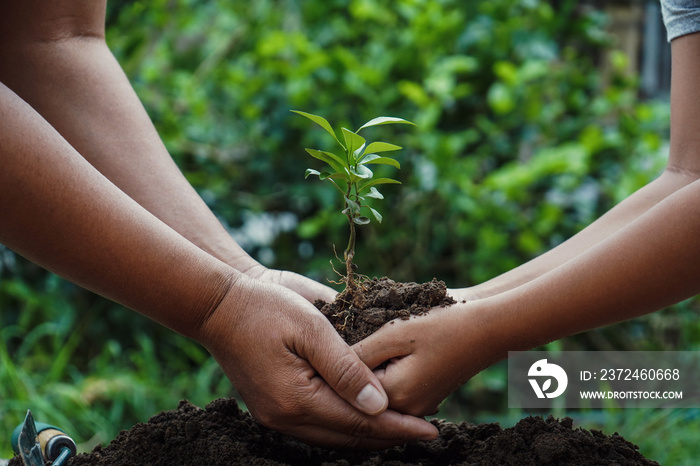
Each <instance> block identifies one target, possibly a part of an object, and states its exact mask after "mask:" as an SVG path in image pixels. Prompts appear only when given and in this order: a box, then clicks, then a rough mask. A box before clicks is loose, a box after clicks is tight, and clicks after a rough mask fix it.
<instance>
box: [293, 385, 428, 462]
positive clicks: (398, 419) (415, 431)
mask: <svg viewBox="0 0 700 466" xmlns="http://www.w3.org/2000/svg"><path fill="white" fill-rule="evenodd" d="M310 385H311V386H313V387H314V392H313V394H312V395H311V396H309V398H308V410H307V411H306V412H305V416H304V417H303V419H299V418H297V419H296V425H293V426H291V430H290V431H289V433H290V435H292V436H295V437H297V438H300V439H302V440H304V441H306V442H307V443H311V444H314V445H319V446H332V447H334V448H367V449H383V448H389V447H391V446H394V445H400V444H404V443H407V442H409V441H413V440H432V439H434V438H436V437H437V435H438V430H437V428H436V427H435V426H434V425H432V424H430V423H429V422H427V421H425V420H423V419H421V418H417V417H413V416H407V415H404V414H400V413H398V412H395V411H384V412H383V413H382V414H380V415H377V416H368V415H366V414H363V413H361V412H359V411H357V410H356V409H354V408H353V406H351V405H350V404H348V403H347V402H345V401H344V400H342V399H340V398H338V396H337V394H336V393H335V392H334V391H333V390H332V389H331V388H330V386H329V385H328V384H326V383H325V382H324V381H323V380H321V379H320V377H318V376H317V377H315V378H313V379H312V380H311V381H310Z"/></svg>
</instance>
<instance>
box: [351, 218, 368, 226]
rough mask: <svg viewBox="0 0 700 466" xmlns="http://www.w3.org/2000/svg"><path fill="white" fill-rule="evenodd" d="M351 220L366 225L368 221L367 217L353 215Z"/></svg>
mask: <svg viewBox="0 0 700 466" xmlns="http://www.w3.org/2000/svg"><path fill="white" fill-rule="evenodd" d="M352 221H353V222H355V223H357V224H358V225H367V224H368V223H369V222H370V220H369V218H368V217H355V218H353V219H352Z"/></svg>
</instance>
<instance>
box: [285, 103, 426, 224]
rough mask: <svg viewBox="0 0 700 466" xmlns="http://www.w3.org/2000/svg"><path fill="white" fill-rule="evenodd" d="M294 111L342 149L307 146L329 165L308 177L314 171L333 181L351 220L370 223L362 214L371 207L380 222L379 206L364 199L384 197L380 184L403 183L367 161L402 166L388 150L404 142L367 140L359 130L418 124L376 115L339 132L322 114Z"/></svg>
mask: <svg viewBox="0 0 700 466" xmlns="http://www.w3.org/2000/svg"><path fill="white" fill-rule="evenodd" d="M292 112H294V113H296V114H298V115H301V116H303V117H306V118H308V119H309V120H311V121H313V122H314V123H316V124H317V125H318V126H320V127H321V128H323V129H324V130H325V131H326V132H328V133H329V134H330V135H331V136H333V139H334V140H335V142H336V143H337V144H338V146H340V149H342V151H341V152H339V153H337V154H336V153H333V152H327V151H323V150H319V149H306V152H308V153H309V154H310V155H311V156H312V157H313V158H315V159H318V160H320V161H322V162H324V163H326V165H327V168H326V170H324V171H318V170H315V169H313V168H309V169H307V170H306V177H307V178H308V177H309V176H311V175H315V176H318V177H319V178H320V179H321V180H328V181H330V182H331V183H333V184H334V185H335V187H336V188H337V189H338V191H340V193H341V194H342V195H343V198H344V200H345V204H344V208H343V211H342V212H343V214H345V215H347V216H348V218H349V220H350V221H351V222H354V223H356V224H358V225H365V224H367V223H370V219H369V217H366V216H363V215H362V209H363V208H367V209H369V211H370V212H371V213H372V215H373V216H374V218H375V219H376V220H377V221H378V222H381V221H382V216H381V214H380V213H379V212H378V211H377V210H375V209H373V208H371V207H369V206H367V205H364V204H363V201H365V200H366V198H373V199H383V198H384V196H383V195H382V194H381V193H380V192H379V191H378V190H377V186H380V185H383V184H401V183H400V182H399V181H397V180H395V179H392V178H374V172H373V171H372V170H371V169H370V168H369V167H368V165H388V166H392V167H395V168H399V169H400V168H401V164H400V163H399V162H398V161H397V160H396V159H394V158H392V157H390V156H387V155H385V154H386V153H387V152H393V151H397V150H399V149H401V146H397V145H395V144H391V143H388V142H381V141H377V142H371V143H369V144H368V143H367V140H366V139H365V138H364V137H362V136H360V134H359V133H360V131H362V130H363V129H365V128H370V127H373V126H380V125H391V124H409V125H414V126H415V124H414V123H412V122H410V121H408V120H404V119H402V118H396V117H377V118H374V119H372V120H370V121H368V122H367V123H365V124H364V125H362V126H360V128H359V129H358V130H357V131H351V130H349V129H347V128H341V131H340V133H337V132H336V131H335V130H334V129H333V127H332V126H331V124H330V123H328V121H327V120H326V119H325V118H323V117H321V116H318V115H314V114H311V113H306V112H302V111H298V110H292ZM339 136H340V137H339ZM379 154H384V155H379Z"/></svg>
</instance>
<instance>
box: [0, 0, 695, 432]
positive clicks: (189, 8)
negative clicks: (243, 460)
mask: <svg viewBox="0 0 700 466" xmlns="http://www.w3.org/2000/svg"><path fill="white" fill-rule="evenodd" d="M108 8H109V10H108V42H109V44H110V46H111V48H112V50H113V52H114V54H115V55H116V57H117V58H118V60H119V61H120V62H121V63H122V65H123V67H124V70H125V71H126V73H127V75H128V76H129V78H130V80H131V81H132V83H133V85H134V87H135V89H136V91H137V93H138V94H139V96H140V97H141V99H142V100H143V102H144V105H145V107H146V109H147V110H148V112H149V114H150V115H151V117H152V118H153V120H154V122H155V124H156V126H157V128H158V130H159V132H160V134H161V136H162V138H163V140H164V141H165V143H166V145H167V147H168V148H169V150H170V151H171V153H172V155H173V157H174V159H175V160H176V162H177V163H178V165H179V166H180V167H181V169H182V170H183V172H184V173H185V175H186V176H187V178H188V180H189V181H190V182H191V183H192V184H193V185H194V186H195V188H196V189H197V190H198V191H199V193H200V194H201V196H202V197H203V199H204V200H205V201H206V202H207V204H208V205H209V206H210V207H211V208H212V209H213V211H214V212H215V213H216V214H217V215H218V216H219V218H220V219H221V221H222V223H224V224H225V225H226V226H227V228H228V229H229V230H230V231H231V234H232V235H234V236H235V237H236V238H237V239H238V240H239V241H240V243H241V244H242V245H243V246H244V247H245V248H246V249H247V250H248V251H249V252H250V253H251V254H252V255H253V256H255V257H256V258H258V259H259V260H261V261H262V262H264V263H265V264H266V265H269V266H271V267H277V268H284V269H291V270H295V271H297V272H300V273H303V274H306V275H309V276H311V277H314V278H316V279H318V280H326V279H328V278H334V276H333V275H334V274H333V271H332V269H331V266H330V264H329V261H330V260H331V258H333V245H338V247H339V249H342V247H343V245H344V244H345V242H346V241H347V237H346V235H347V232H346V224H345V218H344V217H343V216H341V215H339V214H337V211H338V207H339V206H337V205H334V203H335V202H336V196H335V194H334V193H333V192H332V189H333V188H332V186H330V184H327V183H320V182H318V180H312V179H310V180H304V170H305V169H306V168H307V167H308V166H309V159H308V156H307V155H306V153H305V152H304V147H328V145H329V144H330V141H329V140H328V138H329V136H328V135H327V134H326V133H324V132H323V131H320V130H316V129H315V128H312V125H309V124H308V122H306V121H304V120H303V119H301V118H298V117H296V116H294V115H293V114H291V113H290V110H291V109H298V110H303V111H308V112H312V113H315V114H319V115H323V116H324V117H326V118H328V119H329V120H330V121H333V122H338V123H340V124H342V125H343V126H346V127H357V126H358V125H359V124H361V123H363V122H365V121H367V120H368V119H370V118H373V117H374V116H377V115H380V114H382V115H391V116H398V117H402V118H406V119H409V120H411V121H415V122H416V123H418V125H419V128H418V129H407V128H398V127H397V128H392V127H381V128H380V129H377V130H376V131H378V132H377V133H376V137H375V135H372V134H370V133H371V131H372V130H371V129H370V130H368V131H367V133H368V134H367V136H368V137H369V138H371V139H376V138H379V139H382V138H386V139H388V140H391V141H394V142H397V143H398V144H400V145H402V146H404V147H405V149H404V150H403V151H401V152H400V153H398V158H399V160H400V161H401V164H402V167H403V169H402V170H401V171H400V172H398V175H397V174H396V173H395V172H392V176H398V178H399V179H401V180H402V182H403V185H402V186H389V187H387V188H385V189H384V190H383V192H384V194H385V196H386V199H385V200H384V201H381V202H382V203H383V205H382V208H381V211H382V212H385V215H384V223H383V224H377V223H372V224H371V225H370V226H368V227H365V228H362V229H361V230H360V232H359V235H360V238H359V241H360V243H359V245H358V252H357V256H356V262H357V263H358V265H359V266H360V270H359V271H360V272H362V273H364V274H366V275H387V276H390V277H392V278H394V279H396V280H403V281H424V280H429V279H431V278H433V277H437V278H439V279H442V280H444V281H446V282H447V284H448V286H452V287H457V286H460V287H461V286H467V285H471V284H476V283H479V282H482V281H484V280H487V279H489V278H491V277H493V276H495V275H497V274H499V273H502V272H504V271H506V270H508V269H510V268H512V267H514V266H516V265H518V264H520V263H522V262H524V261H527V260H528V259H530V258H532V257H534V256H535V255H537V254H539V253H541V252H543V251H545V250H547V249H549V248H551V247H552V246H555V245H556V244H558V243H559V242H561V241H563V240H565V239H566V238H568V237H570V236H571V235H573V234H575V233H576V232H577V231H579V230H580V229H581V228H583V227H584V226H585V225H587V224H588V223H590V222H591V221H592V220H594V219H595V218H597V217H598V216H600V215H601V214H602V213H603V212H605V211H606V210H608V209H609V208H610V207H612V206H613V205H614V204H615V203H617V202H619V201H620V200H622V199H623V198H624V197H626V196H627V195H629V194H630V193H632V192H633V191H634V190H636V189H638V188H639V187H641V186H643V185H644V184H646V183H647V182H649V181H650V180H651V179H653V178H654V177H655V176H657V175H658V174H659V173H660V171H661V170H662V169H663V166H664V163H665V159H666V146H667V143H666V140H667V133H668V108H667V106H668V104H667V103H664V102H661V103H655V102H643V101H640V100H639V98H638V97H637V96H638V88H637V79H636V77H634V76H628V75H625V73H624V71H623V70H625V65H626V58H625V56H624V55H622V54H621V53H620V52H617V51H615V49H614V47H613V45H614V44H613V41H612V38H611V37H610V36H609V35H608V33H607V32H606V17H605V15H604V14H602V13H601V12H600V11H598V10H595V9H591V8H587V7H586V6H584V4H582V3H580V2H577V1H573V0H570V1H567V0H561V1H557V2H547V1H543V0H489V1H470V2H465V1H463V0H394V1H383V0H323V1H321V0H304V1H292V0H256V1H255V2H230V1H224V0H211V1H209V2H201V1H196V0H152V1H149V2H145V1H132V0H114V1H111V2H110V3H109V6H108ZM603 62H605V63H607V64H608V66H605V67H604V66H602V64H603ZM603 69H605V70H606V71H605V72H603V71H602V70H603ZM0 253H2V255H1V256H0V279H2V286H0V305H2V306H3V309H2V313H0V319H1V322H2V324H3V326H4V327H6V330H5V333H4V334H3V335H4V336H3V339H2V341H0V350H2V351H0V357H3V358H5V359H4V360H5V361H13V365H12V366H10V365H6V366H4V367H5V370H3V369H1V368H0V390H4V392H0V395H2V396H0V398H4V399H6V400H15V402H16V403H15V404H16V405H19V404H22V403H25V402H31V401H32V397H31V396H30V395H27V390H26V387H27V386H31V387H34V388H32V390H34V391H33V392H31V391H30V392H31V393H36V392H37V390H39V387H43V386H44V385H43V382H46V383H47V384H48V383H49V382H50V383H59V382H60V383H62V384H64V385H63V386H64V388H65V386H67V385H66V384H69V383H73V384H74V385H76V386H78V387H82V388H80V389H81V390H82V389H84V390H87V391H89V390H93V389H94V387H95V386H96V385H97V386H103V387H104V386H107V385H108V384H107V385H105V383H103V384H101V385H100V384H95V383H94V380H92V379H90V380H88V379H87V378H86V375H85V374H92V376H93V377H97V378H99V377H104V378H105V380H109V376H111V375H112V373H114V374H123V373H129V372H131V373H132V374H134V375H133V377H132V379H129V380H130V382H129V383H121V385H118V386H119V387H123V388H122V389H119V390H117V389H115V390H112V391H111V392H110V393H111V395H110V396H115V397H117V398H118V400H120V401H119V403H122V405H120V406H122V407H121V408H119V409H117V408H114V406H112V407H111V408H109V409H112V411H109V410H108V414H105V415H104V416H103V418H102V421H99V422H98V421H96V420H94V419H93V418H90V419H92V421H90V422H92V424H90V425H92V426H93V428H94V429H96V430H99V429H109V427H106V426H107V425H108V424H110V422H112V421H113V420H114V419H117V418H119V419H120V422H121V426H123V427H128V426H129V425H130V424H133V422H136V421H139V420H144V418H145V417H147V416H149V415H151V414H153V413H152V412H139V410H144V409H147V406H148V407H150V406H151V405H147V404H144V398H143V397H151V399H153V400H154V403H155V404H154V405H153V406H155V407H160V408H159V409H164V408H165V409H168V408H171V407H174V404H175V403H176V400H177V397H185V396H188V387H187V384H186V382H187V381H188V380H189V379H188V377H191V373H196V374H200V376H201V377H200V378H201V379H202V380H203V382H201V383H200V384H199V387H200V388H199V389H198V391H197V393H198V395H197V396H198V397H199V398H202V399H204V398H206V397H207V396H210V397H212V398H213V397H215V396H222V395H225V393H222V388H221V387H222V385H221V380H222V379H221V378H220V376H219V378H216V377H214V376H213V375H212V369H211V367H209V366H208V365H207V363H206V357H205V356H204V353H203V350H201V348H199V347H198V346H196V345H194V344H192V343H190V342H188V341H186V340H185V339H182V338H179V337H176V336H173V335H172V334H171V333H170V332H168V331H165V330H163V329H160V328H158V327H157V326H155V325H153V324H151V323H149V322H148V321H146V320H144V319H142V318H140V317H139V316H136V315H135V314H133V313H130V312H128V311H126V310H124V309H122V308H121V307H119V306H116V305H113V304H111V303H109V302H106V301H104V300H101V299H100V298H97V297H95V296H93V295H91V294H89V293H87V292H83V291H82V290H80V289H78V288H76V287H74V286H72V285H70V284H67V283H65V282H63V281H61V280H58V279H56V278H55V277H53V276H51V275H50V274H46V273H44V272H42V271H40V270H37V269H36V268H35V267H33V266H31V264H27V263H25V262H23V261H22V260H21V259H20V258H17V257H15V256H14V255H13V254H12V253H11V252H9V251H7V250H4V249H0ZM47 300H48V301H47ZM695 308H696V305H695V304H694V302H693V301H689V302H687V303H684V304H683V305H681V306H677V307H676V308H674V309H673V310H669V311H666V312H664V313H662V314H657V315H654V316H649V317H647V318H642V319H637V320H635V321H634V322H631V323H627V324H622V325H619V326H615V327H611V328H608V329H604V330H599V331H594V332H589V333H587V334H586V335H585V336H583V337H579V338H578V339H569V340H567V341H566V342H565V343H563V344H564V345H569V346H572V347H585V348H591V349H610V347H613V348H627V349H631V348H639V349H658V348H673V349H676V348H681V349H693V348H695V347H696V346H697V345H698V342H699V341H700V337H699V335H700V326H698V324H697V319H696V318H695V317H694V315H695V312H696V310H695ZM47 321H50V322H54V323H53V324H51V325H54V326H64V327H65V329H63V330H61V331H56V332H54V330H55V329H52V328H49V327H45V328H44V330H36V329H38V328H39V327H41V326H42V325H44V323H45V322H47ZM134 322H136V323H134ZM8 328H9V329H11V330H7V329H8ZM61 328H63V327H61ZM66 329H70V330H66ZM41 332H44V333H41ZM52 332H54V333H52ZM72 332H75V334H73V333H72ZM29 335H36V337H35V338H36V341H37V342H39V341H43V343H41V344H40V345H39V344H38V345H36V346H31V345H27V344H23V343H22V342H23V341H24V340H25V339H26V338H28V337H29ZM51 335H54V336H53V337H52V336H51ZM640 335H641V336H643V337H644V338H641V339H640V338H639V337H640ZM148 341H157V344H155V345H151V346H149V343H148ZM105 342H108V343H105ZM62 348H63V349H62ZM66 348H67V349H66ZM77 348H80V351H78V349H77ZM30 349H31V351H30ZM61 351H63V352H61ZM37 353H38V354H37ZM56 354H63V358H62V359H61V360H60V361H59V363H58V364H59V365H58V366H55V364H56V363H54V362H52V361H54V359H53V356H54V355H56ZM144 354H145V355H146V356H144ZM68 356H70V358H69V357H68ZM52 367H53V368H54V369H52V372H50V376H48V378H46V379H43V378H42V379H37V378H36V376H31V374H36V373H38V372H39V371H42V370H43V371H46V370H51V369H50V368H52ZM8 368H9V369H8ZM156 368H158V369H156ZM200 368H201V369H200ZM494 370H495V371H501V372H502V371H503V368H496V369H494ZM198 371H200V372H198ZM202 371H204V372H202ZM149 373H154V375H153V376H152V379H150V382H149V377H150V376H149V375H148V374H149ZM79 374H83V375H79ZM32 377H34V378H32ZM30 379H31V380H30ZM23 380H24V382H23ZM168 380H170V381H175V382H171V383H168V382H164V381H168ZM177 380H181V381H182V383H178V382H177ZM504 380H505V379H504V377H503V374H502V373H499V372H490V373H489V372H485V373H483V374H482V375H479V376H477V378H475V380H474V381H473V382H472V383H470V384H469V386H471V387H472V388H468V389H465V390H470V391H469V392H468V395H469V396H463V397H462V398H463V399H462V400H461V401H462V402H464V403H466V405H467V412H468V413H473V412H474V410H476V409H477V407H479V406H496V405H498V403H499V401H492V399H493V398H494V397H495V398H497V399H500V400H503V396H500V395H502V394H503V392H504V390H505V385H504V383H505V382H504ZM28 382H31V384H29V385H27V384H28ZM160 383H162V385H163V386H164V387H167V386H168V385H170V387H168V388H169V390H170V391H169V392H168V391H167V390H165V389H164V390H160V391H158V390H156V389H155V388H154V389H153V390H152V391H151V393H149V390H145V389H144V390H140V389H139V390H136V388H134V387H148V386H149V384H150V386H151V387H155V386H156V385H157V384H160ZM47 386H48V385H47ZM12 387H14V388H12ZM124 387H126V388H124ZM129 387H131V389H129ZM191 389H192V388H191V387H190V390H191ZM208 389H211V390H212V391H207V390H208ZM120 390H121V391H120ZM90 393H92V392H90ZM119 393H122V396H121V398H120V397H119V396H118V394H119ZM494 394H495V395H494ZM458 395H459V394H458ZM71 396H73V398H71V399H73V400H74V401H73V402H72V403H74V402H75V396H74V395H71ZM467 398H470V399H471V401H468V400H467ZM134 400H140V401H139V403H140V404H139V403H136V404H134V403H135V402H134ZM484 400H491V401H488V402H485V401H484ZM130 403H131V404H130ZM158 403H160V404H158ZM470 403H471V404H470ZM5 406H6V407H7V406H9V405H7V404H6V405H5ZM67 406H70V407H71V409H76V410H77V409H78V408H76V407H75V406H76V405H74V404H70V405H67ZM80 406H81V407H80V409H87V410H90V409H97V408H96V407H95V406H87V405H80ZM125 406H126V407H125ZM128 406H131V408H127V407H128ZM134 407H135V408H134ZM2 409H3V408H2V407H1V406H0V415H1V414H2V412H1V410H2ZM6 409H9V408H6ZM114 409H117V411H116V413H117V414H115V411H114ZM130 409H132V410H133V411H134V412H131V411H130ZM49 411H50V410H49ZM17 417H18V418H19V416H17ZM105 419H109V420H110V422H107V421H105ZM17 420H19V419H17ZM49 421H50V419H49ZM7 422H8V423H10V421H7ZM12 422H14V420H13V421H12ZM86 422H88V421H87V420H86ZM116 422H117V421H114V423H116ZM112 428H114V426H112ZM101 432H107V433H103V435H105V436H109V435H110V433H109V432H110V431H109V430H107V431H105V430H102V431H101Z"/></svg>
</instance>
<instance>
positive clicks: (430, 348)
mask: <svg viewBox="0 0 700 466" xmlns="http://www.w3.org/2000/svg"><path fill="white" fill-rule="evenodd" d="M472 307H473V306H472V304H471V303H466V304H465V303H458V304H455V305H452V306H450V307H447V308H439V307H438V308H433V309H432V310H431V311H430V312H429V313H427V314H426V315H423V316H419V317H412V318H411V319H409V320H395V321H393V322H391V324H386V325H384V326H383V327H382V328H380V329H379V330H378V331H377V332H375V333H374V334H372V335H370V336H369V337H367V338H366V339H364V340H363V341H361V342H359V343H357V344H355V345H354V346H353V349H354V350H355V352H356V353H357V354H358V356H360V358H361V359H362V361H363V362H364V363H365V364H367V366H369V367H371V368H376V367H377V366H380V365H381V364H382V363H384V362H387V361H388V363H387V364H386V366H385V367H383V368H381V369H377V370H375V374H376V375H377V378H378V379H379V381H380V382H381V383H382V386H383V387H384V389H385V390H386V393H387V395H388V396H389V407H390V408H391V409H395V410H396V411H399V412H402V413H406V414H411V415H414V416H425V415H429V414H435V413H436V412H437V411H438V405H439V404H440V402H441V401H442V400H443V399H444V398H445V397H446V396H447V395H449V394H450V393H451V392H452V391H454V390H455V389H457V388H458V387H459V386H461V385H462V384H463V383H464V382H466V381H467V380H468V379H470V378H471V377H472V376H473V375H474V374H476V373H478V372H479V371H480V370H482V369H484V368H485V367H487V366H488V365H490V364H491V363H493V362H495V359H497V358H495V356H494V354H496V352H495V349H494V348H492V345H491V342H490V339H489V337H488V335H486V334H485V333H484V332H483V331H482V330H483V328H482V323H481V319H480V316H479V315H478V313H476V312H475V310H474V309H473V308H472Z"/></svg>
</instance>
